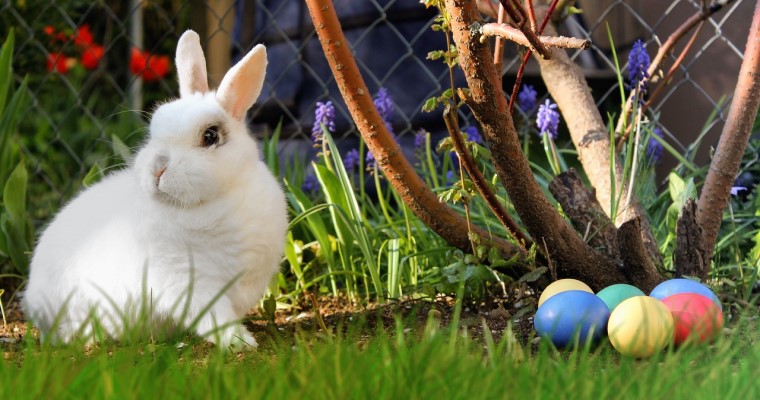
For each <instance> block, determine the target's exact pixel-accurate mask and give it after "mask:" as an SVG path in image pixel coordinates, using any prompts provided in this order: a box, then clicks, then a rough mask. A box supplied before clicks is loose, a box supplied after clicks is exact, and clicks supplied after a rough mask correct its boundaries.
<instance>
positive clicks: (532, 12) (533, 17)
mask: <svg viewBox="0 0 760 400" xmlns="http://www.w3.org/2000/svg"><path fill="white" fill-rule="evenodd" d="M525 2H526V3H528V19H529V20H530V30H532V31H533V32H538V24H537V23H536V10H534V9H533V0H526V1H525Z"/></svg>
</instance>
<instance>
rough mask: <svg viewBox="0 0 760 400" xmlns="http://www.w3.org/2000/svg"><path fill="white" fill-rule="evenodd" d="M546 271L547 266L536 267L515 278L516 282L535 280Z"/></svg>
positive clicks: (547, 269)
mask: <svg viewBox="0 0 760 400" xmlns="http://www.w3.org/2000/svg"><path fill="white" fill-rule="evenodd" d="M547 271H549V268H546V267H538V268H536V269H534V270H533V271H530V272H528V273H527V274H525V275H523V276H521V277H520V279H518V280H517V282H518V283H526V282H535V281H537V280H538V278H540V277H541V276H542V275H543V274H545V273H546V272H547Z"/></svg>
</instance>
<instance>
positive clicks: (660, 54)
mask: <svg viewBox="0 0 760 400" xmlns="http://www.w3.org/2000/svg"><path fill="white" fill-rule="evenodd" d="M734 1H735V0H724V1H716V2H714V3H712V4H711V5H710V6H708V7H703V8H702V9H701V10H700V11H699V12H697V13H696V14H694V15H692V16H691V17H689V19H687V20H686V21H684V22H683V23H682V24H681V26H679V27H678V28H677V29H676V30H675V31H673V33H671V34H670V36H668V38H667V39H666V40H665V42H664V43H663V44H662V46H660V48H659V50H657V54H655V56H654V58H653V59H652V62H651V63H650V64H649V69H648V70H647V74H648V75H649V76H650V77H652V79H651V82H652V83H656V82H657V80H656V78H654V77H655V76H656V75H655V72H657V69H658V68H660V65H661V64H662V61H663V60H664V59H665V56H666V55H668V54H669V53H670V52H671V51H672V50H673V48H674V47H675V45H676V44H678V42H680V41H681V39H682V38H683V37H684V36H685V35H686V34H687V33H689V31H691V30H692V29H694V27H696V26H698V25H699V24H701V23H702V22H703V21H705V20H707V19H708V18H710V17H711V16H712V15H713V14H715V13H716V12H718V11H720V10H722V9H723V8H724V7H725V6H726V5H728V4H730V3H732V2H734ZM692 40H693V39H692ZM684 50H688V47H687V48H686V49H684ZM682 55H685V52H682ZM667 83H668V80H664V81H663V82H662V83H661V85H666V84H667ZM658 89H659V86H658ZM633 95H634V94H633V93H631V94H630V95H629V96H628V100H627V101H626V103H625V107H624V109H623V112H622V113H621V114H620V118H618V122H617V126H616V127H615V132H618V133H621V131H622V130H623V126H624V124H625V121H627V120H628V116H629V114H630V113H631V110H632V109H633ZM654 98H655V97H654V94H653V95H652V97H650V101H652V100H653V99H654ZM621 148H622V147H621V146H620V145H618V150H620V149H621Z"/></svg>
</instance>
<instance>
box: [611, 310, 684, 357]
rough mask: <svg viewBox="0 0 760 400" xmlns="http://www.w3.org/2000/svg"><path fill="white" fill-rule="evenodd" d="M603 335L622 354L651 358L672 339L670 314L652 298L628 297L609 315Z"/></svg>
mask: <svg viewBox="0 0 760 400" xmlns="http://www.w3.org/2000/svg"><path fill="white" fill-rule="evenodd" d="M607 336H609V338H610V343H612V346H613V347H615V349H616V350H617V351H619V352H620V353H621V354H623V355H626V356H632V357H639V358H646V357H651V356H653V355H654V354H656V353H658V352H659V351H661V350H662V349H664V348H665V346H667V345H668V343H670V342H671V341H672V340H673V315H672V314H671V313H670V310H669V309H668V308H667V307H665V304H663V303H662V301H660V300H658V299H655V298H654V297H649V296H636V297H631V298H629V299H626V300H623V302H621V303H620V304H618V306H617V307H615V310H614V311H612V313H611V314H610V319H609V321H608V322H607Z"/></svg>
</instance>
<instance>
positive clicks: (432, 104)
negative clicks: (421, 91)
mask: <svg viewBox="0 0 760 400" xmlns="http://www.w3.org/2000/svg"><path fill="white" fill-rule="evenodd" d="M436 107H438V101H437V99H436V98H435V97H431V98H429V99H427V100H425V104H423V105H422V111H424V112H432V111H433V110H435V109H436Z"/></svg>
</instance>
